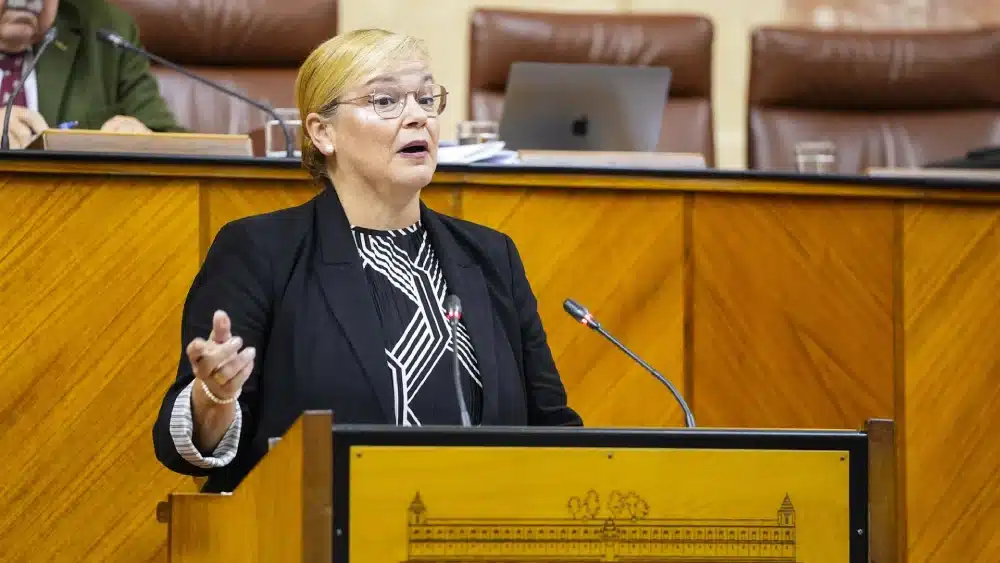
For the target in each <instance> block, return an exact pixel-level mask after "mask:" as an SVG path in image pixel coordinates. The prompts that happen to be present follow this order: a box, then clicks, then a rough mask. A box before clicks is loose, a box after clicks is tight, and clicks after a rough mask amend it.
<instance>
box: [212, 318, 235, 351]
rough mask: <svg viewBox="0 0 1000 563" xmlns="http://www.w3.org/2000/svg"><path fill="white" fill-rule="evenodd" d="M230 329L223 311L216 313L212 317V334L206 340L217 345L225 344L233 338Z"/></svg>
mask: <svg viewBox="0 0 1000 563" xmlns="http://www.w3.org/2000/svg"><path fill="white" fill-rule="evenodd" d="M232 327H233V324H232V322H231V321H230V320H229V315H228V314H227V313H226V312H225V311H216V312H215V314H214V315H212V332H211V333H210V334H209V335H208V339H209V340H210V341H212V342H215V343H217V344H222V343H224V342H227V341H229V339H230V338H232V337H233V333H232Z"/></svg>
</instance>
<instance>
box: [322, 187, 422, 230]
mask: <svg viewBox="0 0 1000 563" xmlns="http://www.w3.org/2000/svg"><path fill="white" fill-rule="evenodd" d="M332 181H333V188H334V190H336V191H337V197H338V198H339V199H340V204H341V205H342V206H343V207H344V213H345V214H346V215H347V220H348V222H350V224H351V225H352V226H355V227H363V228H365V229H372V230H378V231H389V230H395V229H403V228H406V227H409V226H410V225H413V224H414V223H417V222H418V221H420V190H417V191H416V192H415V193H406V192H403V193H400V192H399V191H397V190H392V189H384V190H379V189H373V188H371V187H369V186H362V185H355V183H353V182H349V181H347V180H341V181H337V178H336V177H334V178H333V179H332Z"/></svg>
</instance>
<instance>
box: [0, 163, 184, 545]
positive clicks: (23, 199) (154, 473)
mask: <svg viewBox="0 0 1000 563" xmlns="http://www.w3.org/2000/svg"><path fill="white" fill-rule="evenodd" d="M43 186H45V187H43ZM0 209H3V210H4V216H3V218H2V219H0V280H2V281H0V286H2V291H0V311H3V322H2V323H0V374H3V376H2V377H0V451H3V452H4V454H3V456H0V475H3V478H2V479H3V486H2V487H0V506H2V507H3V509H2V510H0V559H3V560H5V561H82V560H90V561H148V560H152V559H154V558H156V557H161V558H162V546H163V539H164V538H163V536H164V533H165V529H164V527H163V526H162V525H159V524H157V523H156V520H155V518H154V507H155V505H156V502H157V501H159V500H162V499H163V496H164V494H166V493H167V492H170V491H172V490H185V489H187V488H190V480H189V479H186V478H184V477H181V476H179V475H176V474H174V473H171V472H169V471H167V470H166V469H165V468H163V467H162V466H160V464H159V463H158V462H157V461H156V459H155V457H154V456H153V451H152V450H153V448H152V442H151V440H150V429H151V427H152V423H153V420H154V418H155V416H156V411H157V409H158V407H159V404H160V397H161V396H162V393H163V390H164V389H165V388H166V386H167V384H168V381H169V380H170V379H172V378H173V375H174V370H175V366H176V362H177V354H178V344H179V338H180V333H179V329H180V326H179V323H178V322H177V319H178V318H179V316H180V309H181V306H182V301H180V300H178V297H179V296H183V295H184V292H186V290H187V286H188V284H190V283H191V278H192V276H193V275H194V272H195V268H197V266H198V256H197V253H196V252H194V251H193V250H194V249H195V248H197V244H198V222H197V213H198V199H197V192H196V190H195V189H194V186H193V185H192V183H191V182H190V181H187V180H182V179H178V180H172V181H166V180H165V181H164V182H163V183H161V185H158V186H155V187H151V186H149V185H148V184H145V183H135V182H132V181H130V180H129V179H128V178H105V177H100V176H93V177H88V178H80V177H77V178H73V177H69V176H63V177H56V176H53V177H41V178H35V179H33V180H28V179H26V178H25V177H24V176H17V177H12V176H10V175H7V176H4V177H0ZM12 210H14V211H15V213H16V215H13V216H12V215H11V212H12ZM151 226H155V228H151Z"/></svg>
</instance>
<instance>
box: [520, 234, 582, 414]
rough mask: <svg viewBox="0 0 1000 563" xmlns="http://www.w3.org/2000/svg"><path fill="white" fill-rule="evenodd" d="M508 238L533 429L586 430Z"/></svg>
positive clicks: (522, 269)
mask: <svg viewBox="0 0 1000 563" xmlns="http://www.w3.org/2000/svg"><path fill="white" fill-rule="evenodd" d="M506 238H507V254H508V256H509V257H510V270H511V278H512V279H511V285H512V287H513V293H514V307H516V309H517V316H518V319H519V321H520V325H521V326H520V328H521V342H522V346H523V347H524V352H523V353H524V378H525V388H526V391H527V393H528V425H529V426H583V419H581V418H580V415H579V414H577V413H576V411H574V410H573V409H572V408H570V406H569V404H567V398H566V388H565V387H564V386H563V382H562V379H561V378H560V377H559V371H558V370H557V369H556V363H555V361H554V360H553V359H552V351H551V350H550V349H549V344H548V341H547V338H546V336H545V329H544V328H543V327H542V318H541V316H539V314H538V301H537V300H536V299H535V294H534V292H533V291H532V290H531V285H530V284H529V283H528V276H527V274H526V273H525V271H524V264H523V263H522V262H521V255H520V254H519V253H518V252H517V247H516V246H514V241H512V240H511V239H510V237H506Z"/></svg>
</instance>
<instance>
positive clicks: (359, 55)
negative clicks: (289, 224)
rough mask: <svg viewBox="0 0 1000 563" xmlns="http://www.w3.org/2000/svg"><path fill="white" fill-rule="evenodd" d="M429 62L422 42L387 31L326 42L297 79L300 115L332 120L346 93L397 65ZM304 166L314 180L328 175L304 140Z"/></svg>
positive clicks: (357, 32)
mask: <svg viewBox="0 0 1000 563" xmlns="http://www.w3.org/2000/svg"><path fill="white" fill-rule="evenodd" d="M414 58H419V59H423V60H427V59H429V57H428V54H427V49H426V47H425V46H424V43H423V41H421V40H420V39H416V38H414V37H410V36H408V35H402V34H398V33H393V32H391V31H386V30H384V29H359V30H355V31H349V32H347V33H344V34H342V35H337V36H335V37H333V38H331V39H328V40H326V41H325V42H323V43H322V44H321V45H320V46H319V47H316V48H315V49H314V50H313V52H312V53H310V54H309V56H308V57H306V60H305V62H304V63H302V67H301V68H299V75H298V77H297V78H296V79H295V99H296V104H297V105H298V109H299V115H300V116H301V118H302V121H303V123H304V122H305V119H306V116H308V115H309V114H310V113H315V114H318V115H321V116H323V117H329V116H330V115H331V114H332V113H333V111H334V110H335V109H336V105H335V104H336V102H338V101H339V98H340V97H341V96H343V95H344V93H345V92H347V91H348V90H350V89H351V88H354V87H356V86H358V85H359V84H360V83H361V82H362V81H363V80H366V79H367V78H368V77H370V76H372V75H374V74H376V73H378V72H379V71H380V70H382V69H384V68H385V67H387V66H388V65H389V64H390V63H392V62H395V61H401V60H407V59H414ZM302 165H303V166H304V167H305V168H306V170H308V171H309V173H310V174H311V175H312V176H313V178H315V179H317V180H318V179H320V178H321V177H323V176H326V175H327V172H326V158H325V157H324V156H323V153H321V152H319V151H318V150H317V149H316V147H315V146H314V145H313V143H312V140H311V139H310V138H309V135H303V136H302Z"/></svg>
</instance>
